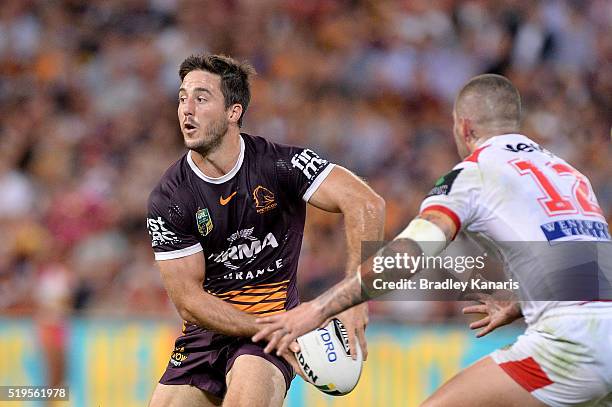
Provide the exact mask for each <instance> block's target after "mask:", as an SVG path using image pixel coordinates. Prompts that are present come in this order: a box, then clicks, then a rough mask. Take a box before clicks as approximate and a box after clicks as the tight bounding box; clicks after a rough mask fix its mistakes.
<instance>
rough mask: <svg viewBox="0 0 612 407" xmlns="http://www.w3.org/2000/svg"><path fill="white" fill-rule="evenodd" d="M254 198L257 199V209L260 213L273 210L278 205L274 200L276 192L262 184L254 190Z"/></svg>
mask: <svg viewBox="0 0 612 407" xmlns="http://www.w3.org/2000/svg"><path fill="white" fill-rule="evenodd" d="M253 199H254V200H255V209H256V210H257V213H259V214H262V213H266V212H268V211H271V210H272V209H274V208H276V207H277V206H278V204H277V203H276V202H275V201H274V192H272V191H270V190H269V189H268V188H265V187H262V186H261V185H258V186H257V188H255V190H253Z"/></svg>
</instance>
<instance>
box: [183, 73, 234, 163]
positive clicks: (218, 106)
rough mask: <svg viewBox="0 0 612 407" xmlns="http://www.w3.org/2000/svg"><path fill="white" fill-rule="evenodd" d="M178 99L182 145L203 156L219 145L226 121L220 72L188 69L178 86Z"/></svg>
mask: <svg viewBox="0 0 612 407" xmlns="http://www.w3.org/2000/svg"><path fill="white" fill-rule="evenodd" d="M178 102H179V103H178V119H179V123H180V125H181V132H182V133H183V139H184V142H185V147H187V148H188V149H191V150H195V151H197V152H198V153H200V154H202V155H206V154H208V153H209V152H211V151H212V150H214V149H215V148H216V147H218V146H219V145H220V144H221V141H222V140H223V136H224V135H225V133H226V132H227V128H228V124H229V122H228V117H227V111H226V109H225V100H224V98H223V93H222V92H221V78H220V77H219V75H215V74H212V73H210V72H206V71H191V72H189V73H188V74H187V75H186V76H185V79H184V80H183V83H182V84H181V88H180V89H179V97H178Z"/></svg>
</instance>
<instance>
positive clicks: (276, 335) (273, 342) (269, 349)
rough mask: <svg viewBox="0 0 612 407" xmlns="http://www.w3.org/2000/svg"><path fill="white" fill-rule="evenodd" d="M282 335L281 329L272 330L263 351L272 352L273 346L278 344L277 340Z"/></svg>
mask: <svg viewBox="0 0 612 407" xmlns="http://www.w3.org/2000/svg"><path fill="white" fill-rule="evenodd" d="M282 336H283V334H282V331H276V332H274V334H272V338H271V339H270V341H269V342H268V344H267V345H266V347H265V348H264V352H265V353H270V352H272V351H273V350H274V348H276V346H277V344H278V341H279V340H280V339H281V338H282Z"/></svg>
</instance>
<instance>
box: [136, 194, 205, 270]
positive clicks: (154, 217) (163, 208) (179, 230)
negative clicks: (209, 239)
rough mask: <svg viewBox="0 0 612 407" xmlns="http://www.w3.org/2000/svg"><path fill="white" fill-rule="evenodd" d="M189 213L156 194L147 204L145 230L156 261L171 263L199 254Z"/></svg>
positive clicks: (178, 204) (200, 249) (165, 197)
mask: <svg viewBox="0 0 612 407" xmlns="http://www.w3.org/2000/svg"><path fill="white" fill-rule="evenodd" d="M189 213H190V212H189V211H187V210H186V209H185V207H184V205H182V204H181V203H180V202H176V201H174V200H173V199H171V198H170V197H168V196H167V195H165V194H162V193H161V192H160V191H159V190H155V191H153V192H152V193H151V196H150V197H149V202H148V214H147V229H148V231H149V236H150V238H151V246H152V247H153V252H154V254H155V260H172V259H178V258H181V257H186V256H189V255H191V254H195V253H198V252H201V251H202V250H203V248H202V245H201V244H200V242H199V241H198V239H197V235H196V234H195V233H194V232H193V228H194V226H193V225H192V223H193V222H190V218H189Z"/></svg>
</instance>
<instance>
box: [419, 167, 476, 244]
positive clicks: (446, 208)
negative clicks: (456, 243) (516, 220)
mask: <svg viewBox="0 0 612 407" xmlns="http://www.w3.org/2000/svg"><path fill="white" fill-rule="evenodd" d="M481 195H482V177H481V173H480V169H479V168H478V164H476V163H472V162H462V163H460V164H457V165H456V166H455V167H454V168H453V169H452V171H450V172H449V173H447V174H446V175H444V176H442V177H440V178H439V179H438V180H437V181H436V184H435V185H434V187H433V188H432V189H431V190H430V191H429V193H428V194H427V196H426V197H425V199H424V200H423V203H422V204H421V211H420V212H421V213H423V212H426V211H428V210H438V211H440V212H443V213H445V214H446V215H448V216H449V217H450V218H451V219H452V220H453V222H454V223H455V226H456V227H457V232H459V230H461V228H462V227H467V226H469V224H470V223H471V222H473V221H474V217H475V214H476V212H477V207H478V202H479V199H480V198H481Z"/></svg>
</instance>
